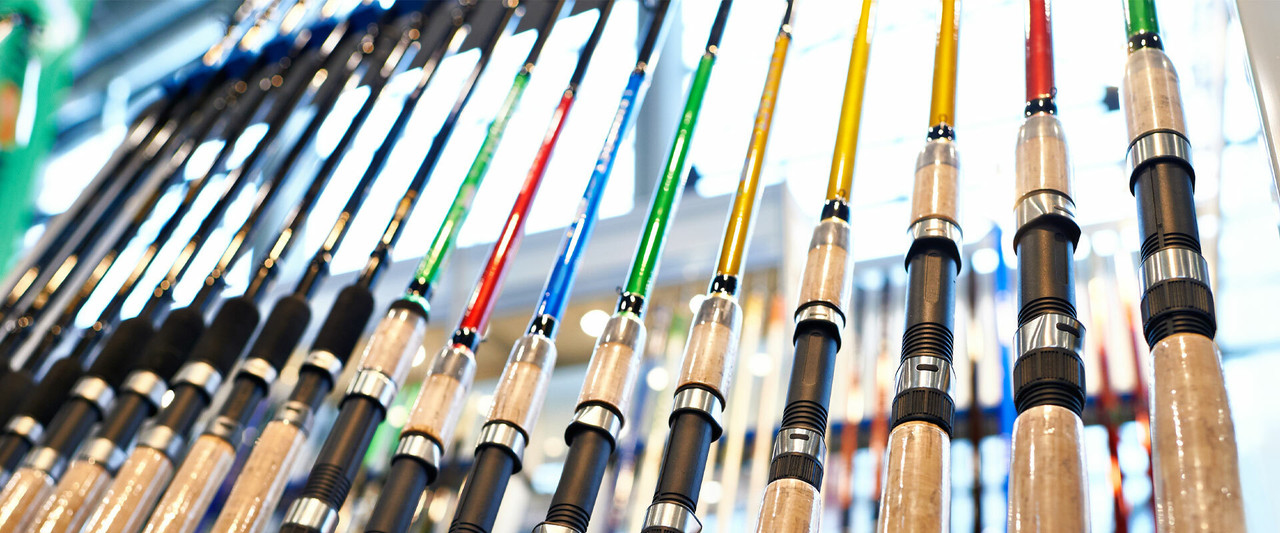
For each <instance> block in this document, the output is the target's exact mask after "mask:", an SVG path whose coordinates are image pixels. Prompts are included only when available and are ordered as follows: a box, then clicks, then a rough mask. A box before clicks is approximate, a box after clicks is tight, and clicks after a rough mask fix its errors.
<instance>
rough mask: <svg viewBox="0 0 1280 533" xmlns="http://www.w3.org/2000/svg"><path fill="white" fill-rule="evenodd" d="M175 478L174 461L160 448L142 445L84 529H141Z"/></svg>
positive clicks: (114, 532) (110, 532)
mask: <svg viewBox="0 0 1280 533" xmlns="http://www.w3.org/2000/svg"><path fill="white" fill-rule="evenodd" d="M172 478H173V463H171V462H169V458H168V457H167V456H165V454H163V453H161V452H160V451H159V450H156V449H154V448H148V447H146V446H139V447H137V448H135V449H134V450H133V453H132V454H130V455H129V458H128V459H126V460H125V461H124V465H123V466H121V467H120V472H119V473H117V474H116V479H115V480H114V481H112V482H111V486H110V487H107V493H106V494H104V495H103V496H102V500H100V502H99V505H98V508H97V509H96V510H95V511H94V512H93V516H91V517H89V523H88V524H87V525H85V528H84V530H83V533H137V531H138V530H140V529H142V526H143V524H144V523H145V522H146V520H147V517H149V516H150V515H151V509H153V508H154V507H155V504H156V501H157V500H159V499H160V495H161V493H163V492H164V489H165V487H167V486H168V485H169V480H170V479H172Z"/></svg>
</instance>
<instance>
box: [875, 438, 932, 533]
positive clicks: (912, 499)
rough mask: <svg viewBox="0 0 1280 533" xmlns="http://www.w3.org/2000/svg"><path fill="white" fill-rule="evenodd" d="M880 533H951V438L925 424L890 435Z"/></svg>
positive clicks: (879, 525)
mask: <svg viewBox="0 0 1280 533" xmlns="http://www.w3.org/2000/svg"><path fill="white" fill-rule="evenodd" d="M886 449H887V452H886V454H887V457H886V459H885V474H886V475H885V484H884V494H882V495H881V500H880V520H879V522H877V523H876V531H877V532H879V533H898V532H902V531H912V532H919V533H927V532H937V533H946V532H949V531H951V518H950V512H951V439H950V438H949V437H947V434H946V433H943V431H942V429H941V428H939V427H938V426H935V425H933V424H929V423H925V422H907V423H904V424H902V425H900V426H898V427H896V428H894V429H893V432H891V433H889V444H888V446H887V448H886Z"/></svg>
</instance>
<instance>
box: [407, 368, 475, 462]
mask: <svg viewBox="0 0 1280 533" xmlns="http://www.w3.org/2000/svg"><path fill="white" fill-rule="evenodd" d="M470 390H471V383H462V382H461V381H458V380H457V379H455V378H453V377H451V376H448V375H445V374H432V375H429V376H427V379H425V380H423V382H422V389H421V390H420V391H419V392H418V399H417V400H416V401H414V402H413V409H411V410H410V411H409V419H408V420H407V421H406V422H405V424H404V431H406V432H411V433H421V434H423V435H427V436H428V437H430V438H431V439H432V440H435V441H436V442H437V443H440V444H441V445H442V446H447V445H448V444H449V442H450V441H451V439H452V438H453V430H454V429H456V428H457V427H458V418H459V417H461V415H462V410H463V407H464V406H465V405H466V403H467V393H468V392H469V391H470Z"/></svg>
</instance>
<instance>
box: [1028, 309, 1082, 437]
mask: <svg viewBox="0 0 1280 533" xmlns="http://www.w3.org/2000/svg"><path fill="white" fill-rule="evenodd" d="M1013 343H1014V346H1016V347H1017V350H1018V359H1017V361H1016V362H1014V365H1013V403H1014V407H1015V408H1016V409H1017V410H1018V412H1019V413H1022V412H1023V411H1026V410H1027V409H1030V408H1032V407H1038V406H1042V405H1055V406H1059V407H1062V408H1065V409H1068V410H1070V411H1072V412H1074V413H1075V414H1076V415H1080V414H1081V413H1082V412H1083V411H1084V403H1085V371H1084V361H1082V360H1081V359H1080V354H1081V353H1082V351H1083V350H1084V326H1083V325H1082V324H1080V322H1079V321H1077V320H1076V319H1074V318H1072V317H1070V316H1068V315H1064V314H1061V313H1045V314H1041V315H1037V316H1036V317H1034V318H1032V319H1031V320H1029V321H1027V323H1025V324H1023V325H1022V326H1021V327H1019V328H1018V331H1017V332H1016V333H1014V336H1013Z"/></svg>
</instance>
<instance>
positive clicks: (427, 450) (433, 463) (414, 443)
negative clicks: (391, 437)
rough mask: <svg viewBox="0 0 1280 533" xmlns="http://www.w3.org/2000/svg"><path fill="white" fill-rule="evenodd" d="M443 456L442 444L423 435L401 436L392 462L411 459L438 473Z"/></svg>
mask: <svg viewBox="0 0 1280 533" xmlns="http://www.w3.org/2000/svg"><path fill="white" fill-rule="evenodd" d="M443 455H444V450H443V449H441V448H440V443H438V442H436V441H434V440H432V439H431V438H430V437H428V436H426V435H423V434H421V433H411V434H408V435H401V436H400V442H398V443H397V444H396V451H395V453H393V454H392V455H391V457H392V461H394V460H395V458H396V457H410V458H413V459H416V460H418V461H421V462H422V463H423V464H425V465H426V466H427V468H429V469H431V470H433V471H438V470H439V468H440V458H441V457H442V456H443ZM433 477H434V474H433Z"/></svg>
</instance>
